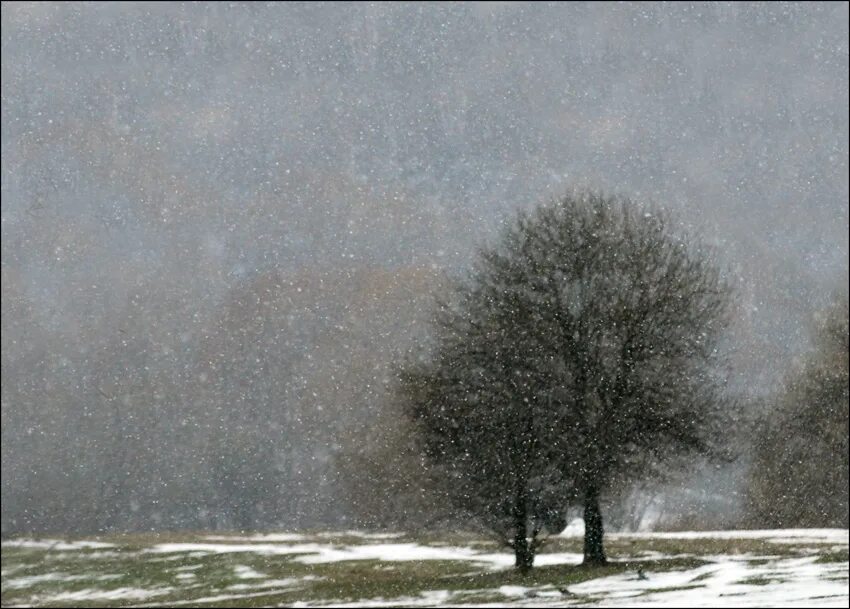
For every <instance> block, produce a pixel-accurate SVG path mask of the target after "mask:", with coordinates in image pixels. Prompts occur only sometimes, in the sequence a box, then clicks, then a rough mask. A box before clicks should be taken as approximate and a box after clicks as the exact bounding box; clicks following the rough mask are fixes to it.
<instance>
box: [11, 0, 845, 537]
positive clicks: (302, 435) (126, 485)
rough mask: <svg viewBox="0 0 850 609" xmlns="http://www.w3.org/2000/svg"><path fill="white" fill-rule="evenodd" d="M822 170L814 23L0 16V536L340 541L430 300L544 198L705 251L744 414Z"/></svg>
mask: <svg viewBox="0 0 850 609" xmlns="http://www.w3.org/2000/svg"><path fill="white" fill-rule="evenodd" d="M847 159H848V6H847V4H846V3H822V4H821V3H802V4H787V3H779V2H776V3H774V2H770V3H753V4H749V3H748V4H731V3H717V4H710V5H707V4H697V5H692V4H686V3H673V4H665V5H655V4H640V5H629V4H616V5H613V4H611V5H609V4H602V3H589V4H578V3H575V4H573V3H570V4H561V5H550V4H544V3H531V4H518V3H487V2H483V3H470V4H451V5H442V4H421V5H420V4H377V5H373V4H367V3H352V4H333V3H314V4H297V3H274V2H256V3H247V4H241V3H218V2H216V3H209V4H182V3H153V2H151V3H148V2H143V3H57V4H52V3H26V2H14V3H4V4H3V5H2V301H3V306H2V496H3V500H2V531H3V533H4V534H14V533H20V532H33V531H35V532H46V531H65V532H94V531H105V530H138V529H150V528H156V529H159V528H162V529H167V528H193V529H202V528H220V529H222V528H223V529H226V528H262V527H278V528H299V527H318V526H349V525H355V524H356V515H355V514H354V512H353V511H352V509H351V506H349V505H347V504H346V501H345V500H344V498H342V497H341V496H340V494H339V492H338V490H339V488H340V483H339V471H338V463H339V462H340V459H343V460H344V458H345V454H346V451H348V450H351V447H358V445H362V444H363V443H367V442H369V435H368V433H367V432H368V431H369V429H370V426H372V425H375V424H377V423H376V422H378V421H380V420H381V419H380V413H381V412H382V411H383V408H384V404H385V403H386V401H387V388H388V386H389V385H390V382H391V379H390V376H391V374H390V372H391V366H392V365H393V364H394V363H395V362H397V361H398V357H399V356H400V354H401V353H403V352H404V351H405V350H406V349H407V348H408V347H409V346H410V345H411V344H416V341H417V340H421V338H422V336H423V330H424V326H423V320H424V319H425V318H426V314H427V311H428V308H429V306H430V303H431V300H430V299H431V295H432V294H433V293H434V291H435V290H437V289H438V288H439V286H440V285H441V281H442V279H441V278H442V277H443V276H444V274H446V273H457V272H460V271H462V270H463V269H465V268H467V267H468V265H469V263H470V261H471V257H472V256H473V255H474V252H475V248H476V246H478V245H481V244H484V243H486V242H489V241H490V240H492V239H493V238H495V236H496V235H497V234H498V230H499V227H500V226H501V225H502V223H503V222H505V221H509V220H510V219H512V218H513V216H514V214H515V213H516V211H517V210H518V209H524V208H530V207H533V206H535V205H537V204H539V203H541V202H543V201H545V200H547V199H548V198H550V197H553V196H556V195H558V194H561V193H563V192H564V191H566V190H567V189H571V188H576V187H580V188H581V187H590V188H595V189H602V190H604V191H606V192H609V193H616V194H623V195H627V196H631V197H633V198H635V199H641V200H650V201H654V202H656V203H658V204H660V205H662V206H664V207H666V208H667V209H669V210H671V211H673V212H675V213H676V214H677V216H678V217H679V218H680V219H681V220H682V221H683V222H684V223H685V224H686V225H687V227H688V228H689V229H690V230H692V231H693V232H694V233H696V234H699V235H701V236H702V237H703V238H704V239H705V240H706V241H707V242H708V243H710V244H712V245H714V246H715V247H716V248H717V249H718V250H719V251H720V252H721V254H722V256H723V259H724V262H725V263H726V264H728V266H729V272H730V273H732V274H733V275H734V276H735V277H737V278H738V280H739V281H738V285H739V293H738V303H739V306H738V312H737V319H736V322H735V327H734V328H733V332H734V344H733V347H734V349H733V350H732V352H731V360H732V362H733V364H734V366H733V370H734V374H735V377H734V378H735V386H736V388H737V390H738V391H740V392H741V393H742V394H743V395H746V396H750V397H758V396H761V395H766V394H767V393H768V392H770V391H772V390H773V389H774V387H775V385H776V383H777V382H778V381H779V380H780V378H781V376H782V375H783V374H784V372H785V371H786V370H787V369H788V367H789V366H790V365H792V363H793V361H794V358H795V357H796V356H799V355H800V354H802V353H804V352H805V350H806V349H807V348H808V347H809V344H808V333H807V329H808V325H807V324H808V320H809V318H810V316H811V313H812V312H813V311H814V310H815V309H818V308H820V307H822V306H823V305H824V304H825V303H826V302H827V300H828V299H829V296H830V294H831V293H832V292H833V291H834V290H835V288H836V287H837V286H840V285H846V284H847V257H848V166H847V164H848V163H847ZM730 344H731V343H730ZM747 403H749V402H747ZM740 470H741V466H740V464H738V465H735V466H732V467H730V469H729V470H728V471H724V472H721V473H720V474H718V473H717V472H714V473H713V474H712V477H710V478H705V479H704V478H702V477H692V478H689V479H687V480H686V482H687V485H686V486H685V487H682V488H681V489H679V492H680V493H683V494H684V495H685V496H687V495H688V493H690V492H698V491H699V492H702V493H703V494H705V492H706V490H705V489H709V490H710V489H711V488H713V486H712V485H717V488H718V489H721V490H718V493H720V495H723V493H726V492H731V491H729V489H730V488H731V489H734V487H735V484H736V480H737V476H739V475H740ZM705 475H708V474H705ZM688 485H690V486H688ZM723 489H726V490H723ZM715 499H717V502H718V503H717V504H716V506H715V509H727V508H729V506H734V497H730V496H726V495H723V496H721V497H720V498H719V499H718V498H715ZM671 505H676V502H673V503H672V504H671ZM717 505H719V506H721V507H720V508H717ZM724 506H725V507H724ZM709 507H710V506H709ZM706 509H709V508H708V507H707V508H706Z"/></svg>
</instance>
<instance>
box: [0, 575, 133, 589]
mask: <svg viewBox="0 0 850 609" xmlns="http://www.w3.org/2000/svg"><path fill="white" fill-rule="evenodd" d="M121 577H123V576H122V575H65V574H64V573H44V574H42V575H30V576H29V577H16V578H14V579H10V580H8V581H4V582H3V587H4V588H10V589H13V590H20V589H21V588H30V587H32V586H35V585H37V584H43V583H45V582H73V581H84V580H91V581H108V580H110V579H120V578H121Z"/></svg>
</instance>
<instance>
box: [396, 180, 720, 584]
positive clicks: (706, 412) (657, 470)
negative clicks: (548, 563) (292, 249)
mask: <svg viewBox="0 0 850 609" xmlns="http://www.w3.org/2000/svg"><path fill="white" fill-rule="evenodd" d="M729 302H730V288H729V286H728V285H727V284H726V283H725V281H724V280H723V279H722V277H721V275H720V273H719V271H718V270H717V269H716V268H715V267H714V266H713V265H712V263H711V261H710V257H709V256H708V254H707V253H706V252H705V251H704V250H703V249H700V247H698V246H696V245H692V244H689V243H688V242H687V241H686V240H685V239H684V238H682V237H681V236H678V235H677V234H676V232H675V231H673V230H672V229H671V227H670V222H669V220H668V219H667V217H666V215H665V214H663V213H661V212H660V211H658V210H654V209H648V208H642V207H638V206H636V205H635V204H633V203H631V202H629V201H626V200H622V201H621V200H618V199H615V198H610V197H604V196H597V195H589V194H585V195H576V196H566V197H564V198H562V199H560V200H559V201H557V202H556V203H555V204H553V205H548V206H543V207H540V208H539V209H537V210H536V211H534V212H533V213H531V214H526V215H521V216H520V217H519V219H518V221H517V222H516V224H515V225H513V226H511V227H510V228H509V229H508V230H507V231H506V233H505V234H504V236H503V239H502V240H501V242H500V243H499V244H498V245H497V246H496V247H493V248H491V249H487V250H485V251H482V252H481V255H480V257H479V260H478V263H477V266H476V267H475V269H474V272H473V273H472V274H471V275H470V277H469V278H468V279H467V280H463V281H460V282H459V283H458V285H457V287H456V289H455V290H454V292H453V294H452V296H451V297H450V298H449V299H448V301H447V302H445V303H442V304H441V305H440V307H439V308H438V312H437V315H436V319H435V323H434V338H435V342H434V346H433V350H432V352H431V353H430V354H428V355H425V356H421V357H420V358H419V359H418V361H417V360H412V361H411V363H410V364H409V365H408V366H407V367H406V368H405V369H404V370H403V371H402V373H401V388H400V396H401V398H402V400H403V403H404V404H406V410H407V412H408V414H409V415H410V417H411V418H412V420H413V421H414V422H415V428H416V429H417V430H418V433H419V434H420V435H421V436H422V439H423V445H424V453H425V456H426V458H427V462H428V464H429V466H430V467H431V468H433V469H434V470H435V471H438V472H439V473H440V474H441V475H442V476H443V477H445V478H446V479H447V480H448V481H449V484H448V486H449V488H450V489H451V493H450V497H451V499H452V501H453V502H454V503H455V505H456V506H457V507H458V508H460V509H463V510H466V511H467V512H469V513H470V514H472V515H474V516H475V517H476V518H477V520H478V522H480V523H482V524H484V525H486V526H487V528H488V529H489V530H491V531H493V532H494V533H496V534H497V535H498V537H499V538H500V539H501V540H502V541H503V542H504V543H505V544H506V545H508V546H510V547H512V548H513V550H514V552H515V554H516V566H517V568H519V569H521V570H528V569H529V568H531V566H532V564H533V560H534V554H535V551H536V550H537V548H538V547H539V545H540V543H541V539H542V538H543V534H544V533H545V532H546V531H550V532H551V531H560V530H561V529H562V528H563V526H564V524H565V518H564V514H565V509H566V507H567V506H568V505H569V504H571V503H572V504H581V505H583V508H584V519H585V528H586V533H585V540H584V560H585V562H586V563H589V564H603V563H605V561H606V557H605V552H604V549H603V543H602V535H603V524H602V514H601V511H600V508H599V501H600V496H601V495H602V494H603V493H605V492H606V491H608V489H609V488H610V485H612V484H622V483H624V481H628V480H630V479H632V480H633V479H640V478H645V477H650V476H654V475H661V474H662V473H663V472H664V471H667V468H665V467H663V466H664V465H666V464H669V463H670V462H671V461H673V458H674V457H675V458H677V460H678V459H682V458H683V457H684V456H686V455H688V454H694V453H702V454H705V453H710V452H711V451H712V448H714V447H715V446H717V445H718V443H717V442H716V440H717V438H718V437H719V436H720V433H719V431H720V426H721V416H720V413H721V410H722V409H721V407H720V405H721V404H722V401H723V398H722V395H723V388H724V375H723V374H722V368H721V367H720V366H718V365H717V364H719V361H718V357H717V349H716V348H715V340H716V338H717V337H718V333H719V331H720V330H721V329H722V328H723V327H724V323H725V320H726V311H727V305H728V303H729Z"/></svg>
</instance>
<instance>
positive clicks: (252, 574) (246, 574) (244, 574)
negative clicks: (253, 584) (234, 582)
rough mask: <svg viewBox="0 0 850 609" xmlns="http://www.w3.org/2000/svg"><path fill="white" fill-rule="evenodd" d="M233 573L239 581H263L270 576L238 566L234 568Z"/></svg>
mask: <svg viewBox="0 0 850 609" xmlns="http://www.w3.org/2000/svg"><path fill="white" fill-rule="evenodd" d="M233 572H234V573H235V574H236V577H238V578H239V579H263V578H264V577H268V575H265V574H264V573H258V572H257V571H254V569H252V568H251V567H247V566H245V565H236V566H235V567H233Z"/></svg>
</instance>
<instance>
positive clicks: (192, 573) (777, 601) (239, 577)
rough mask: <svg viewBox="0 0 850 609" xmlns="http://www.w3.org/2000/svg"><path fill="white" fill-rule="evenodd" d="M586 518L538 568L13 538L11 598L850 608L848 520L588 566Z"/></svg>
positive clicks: (437, 548) (416, 551)
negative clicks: (843, 526)
mask: <svg viewBox="0 0 850 609" xmlns="http://www.w3.org/2000/svg"><path fill="white" fill-rule="evenodd" d="M580 533H581V530H580V526H576V525H575V524H574V525H571V527H569V528H568V530H567V531H566V533H565V534H564V535H562V536H560V537H558V538H556V539H553V540H552V541H551V542H550V544H549V546H548V547H546V548H544V550H543V552H542V553H541V554H539V555H538V557H537V560H536V561H535V569H534V571H533V572H532V574H530V575H528V576H524V577H523V576H520V575H519V574H517V573H515V572H514V571H513V570H512V569H511V566H512V564H513V557H512V556H511V555H510V554H508V553H506V552H503V551H501V550H500V549H499V548H497V547H496V546H495V545H493V544H491V543H489V542H485V541H481V540H477V539H475V538H472V537H468V536H460V535H458V536H453V537H451V538H444V539H439V538H429V539H414V538H410V537H407V536H404V535H401V534H399V535H369V534H364V533H360V532H356V531H349V532H341V533H319V534H312V535H300V534H293V533H279V534H267V535H194V536H192V535H177V534H174V535H170V536H168V537H167V538H166V537H165V536H161V535H160V536H128V537H125V538H111V539H98V540H75V541H69V540H56V539H39V540H33V539H16V540H11V541H7V542H4V543H3V544H2V549H3V560H2V605H3V606H4V607H6V606H8V607H12V606H80V605H81V604H83V605H85V606H87V607H97V606H140V607H154V606H251V607H260V606H264V607H274V606H297V607H309V606H323V605H324V606H328V605H331V606H335V607H336V606H343V607H364V606H386V607H390V606H455V605H463V606H481V607H498V606H504V605H511V606H528V607H547V606H551V607H555V606H569V605H576V606H578V605H581V606H587V605H591V606H619V607H627V606H628V607H650V606H652V607H658V606H668V607H682V606H684V607H715V606H724V605H725V606H735V607H743V606H747V607H779V606H784V607H793V606H799V607H806V606H819V607H847V606H848V604H850V598H848V531H847V530H840V529H807V530H776V531H717V532H681V533H634V534H620V535H609V536H608V538H607V544H608V550H609V555H610V557H611V559H612V564H611V565H610V566H609V567H605V568H594V569H586V568H582V567H579V566H578V565H579V563H580V562H581V554H580V553H579V551H580V547H581V540H580V537H578V535H579V534H580Z"/></svg>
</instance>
